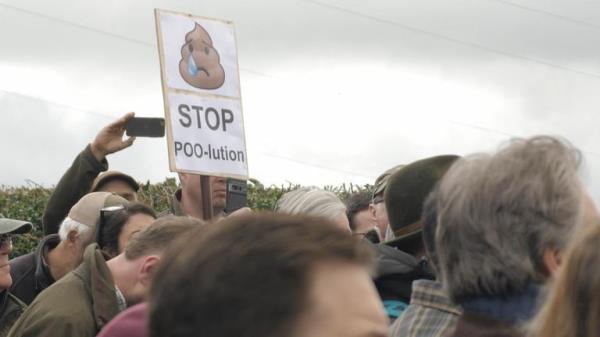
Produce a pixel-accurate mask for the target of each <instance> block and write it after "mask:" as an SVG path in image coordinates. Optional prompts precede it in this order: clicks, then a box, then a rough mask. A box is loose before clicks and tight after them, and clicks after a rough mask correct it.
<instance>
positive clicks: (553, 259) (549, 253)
mask: <svg viewBox="0 0 600 337" xmlns="http://www.w3.org/2000/svg"><path fill="white" fill-rule="evenodd" d="M544 264H545V265H546V269H547V270H548V273H549V274H550V276H551V277H552V276H554V275H556V273H557V272H558V269H559V268H560V265H561V257H560V253H559V252H558V250H556V249H547V250H546V251H545V252H544Z"/></svg>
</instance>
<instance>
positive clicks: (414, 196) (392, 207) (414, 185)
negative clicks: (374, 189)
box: [384, 155, 459, 246]
mask: <svg viewBox="0 0 600 337" xmlns="http://www.w3.org/2000/svg"><path fill="white" fill-rule="evenodd" d="M458 158H459V157H458V156H455V155H443V156H436V157H431V158H426V159H421V160H418V161H416V162H413V163H411V164H408V165H406V166H405V167H403V168H402V169H400V170H398V171H396V172H394V173H393V174H392V175H391V176H390V177H389V180H388V184H387V188H386V189H385V193H384V198H385V207H386V209H387V213H388V220H389V225H390V227H391V229H392V231H393V232H394V236H395V237H396V238H395V239H394V240H393V241H392V242H390V244H391V245H393V246H398V244H400V243H402V242H403V241H405V240H410V239H414V238H417V237H420V235H421V231H422V228H423V225H422V223H421V213H422V212H423V203H424V202H425V198H427V196H428V195H429V193H431V191H432V190H433V188H434V187H435V185H436V184H437V182H438V181H440V180H441V178H442V176H443V175H444V174H445V173H446V171H447V170H448V169H449V168H450V166H451V165H452V164H453V163H454V162H455V161H456V160H457V159H458Z"/></svg>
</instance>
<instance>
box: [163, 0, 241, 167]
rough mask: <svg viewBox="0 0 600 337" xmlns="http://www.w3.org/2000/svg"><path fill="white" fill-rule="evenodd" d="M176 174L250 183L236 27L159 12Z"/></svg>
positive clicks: (167, 116) (171, 157)
mask: <svg viewBox="0 0 600 337" xmlns="http://www.w3.org/2000/svg"><path fill="white" fill-rule="evenodd" d="M155 18H156V26H157V36H158V48H159V55H160V63H161V77H162V86H163V98H164V100H165V122H166V125H167V142H168V149H169V166H170V168H171V171H177V172H187V173H197V174H204V175H212V176H223V177H233V178H238V179H247V178H248V157H247V155H246V140H245V134H244V119H243V115H242V103H241V95H240V80H239V70H238V63H237V49H236V43H235V32H234V29H233V24H232V23H231V22H226V21H220V20H215V19H208V18H201V17H196V16H192V15H189V14H182V13H174V12H169V11H164V10H155Z"/></svg>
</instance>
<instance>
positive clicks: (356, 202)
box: [346, 191, 372, 231]
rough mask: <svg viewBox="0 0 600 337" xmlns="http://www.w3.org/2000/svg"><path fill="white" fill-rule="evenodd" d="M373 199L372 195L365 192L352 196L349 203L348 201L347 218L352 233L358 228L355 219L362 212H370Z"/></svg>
mask: <svg viewBox="0 0 600 337" xmlns="http://www.w3.org/2000/svg"><path fill="white" fill-rule="evenodd" d="M371 199H372V197H371V193H369V192H367V191H363V192H356V193H354V194H352V195H351V196H350V198H348V201H346V208H347V209H346V216H348V221H349V222H350V229H351V230H352V231H354V230H355V229H356V227H357V224H356V222H355V219H354V217H355V216H356V215H357V214H358V213H360V212H362V211H368V210H369V205H370V204H371Z"/></svg>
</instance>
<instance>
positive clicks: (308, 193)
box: [275, 187, 346, 220]
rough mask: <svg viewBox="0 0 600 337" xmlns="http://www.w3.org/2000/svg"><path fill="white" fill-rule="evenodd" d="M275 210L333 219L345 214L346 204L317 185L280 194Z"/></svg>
mask: <svg viewBox="0 0 600 337" xmlns="http://www.w3.org/2000/svg"><path fill="white" fill-rule="evenodd" d="M275 211H276V212H277V213H285V214H301V215H312V216H321V217H325V218H328V219H331V220H335V218H336V217H338V216H339V215H340V214H345V212H346V205H344V203H343V202H342V201H341V200H340V198H338V197H337V195H335V194H334V193H333V192H329V191H325V190H322V189H320V188H317V187H301V188H298V189H295V190H293V191H290V192H287V193H285V194H284V195H282V196H281V198H280V199H279V200H278V201H277V204H276V205H275Z"/></svg>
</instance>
